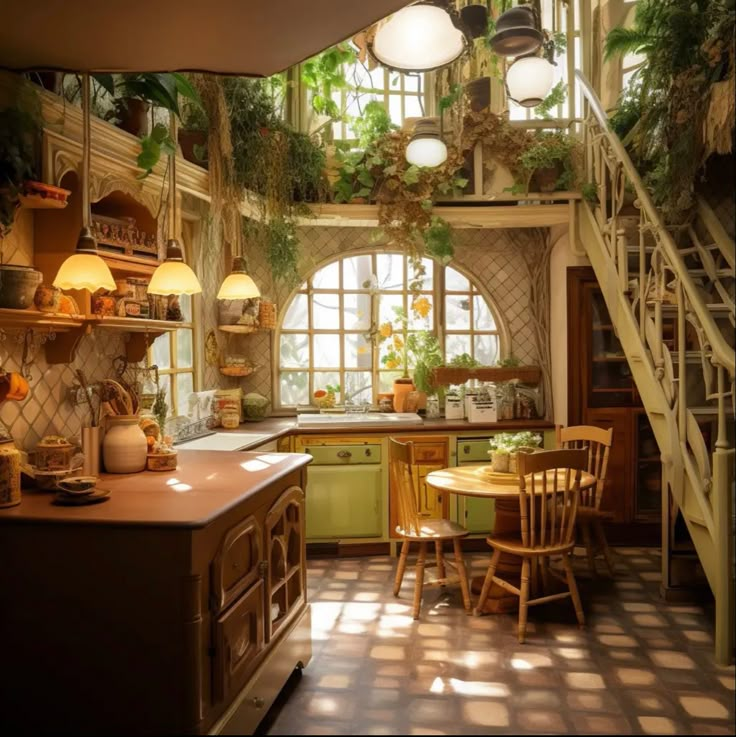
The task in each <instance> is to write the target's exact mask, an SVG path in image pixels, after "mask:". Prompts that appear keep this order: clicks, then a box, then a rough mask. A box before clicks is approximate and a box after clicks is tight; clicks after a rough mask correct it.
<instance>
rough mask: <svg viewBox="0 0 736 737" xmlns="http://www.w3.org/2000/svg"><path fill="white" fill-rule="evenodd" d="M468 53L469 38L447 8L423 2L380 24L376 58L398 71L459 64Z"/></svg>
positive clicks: (374, 50) (399, 12)
mask: <svg viewBox="0 0 736 737" xmlns="http://www.w3.org/2000/svg"><path fill="white" fill-rule="evenodd" d="M464 50H465V36H464V35H463V33H462V31H460V29H458V28H457V27H456V26H455V25H454V24H453V22H452V19H451V18H450V14H449V13H448V12H447V10H445V9H444V8H438V7H436V6H434V5H428V4H427V5H425V4H423V3H419V4H417V5H410V6H409V7H407V8H402V9H401V10H399V11H398V12H396V13H394V14H393V15H392V16H391V17H390V18H389V20H388V21H386V22H385V23H382V24H381V25H379V27H378V28H377V29H376V35H375V37H374V39H373V44H372V53H373V56H375V58H376V59H377V60H378V61H379V62H380V63H381V64H383V65H384V66H387V67H389V68H391V69H396V70H398V71H406V72H422V71H429V70H431V69H437V68H439V67H443V66H445V65H447V64H449V63H450V62H452V61H455V59H457V58H458V57H459V56H460V54H462V53H463V51H464Z"/></svg>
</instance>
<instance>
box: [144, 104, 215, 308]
mask: <svg viewBox="0 0 736 737" xmlns="http://www.w3.org/2000/svg"><path fill="white" fill-rule="evenodd" d="M171 138H172V139H173V140H174V141H175V140H176V117H175V115H174V113H171ZM177 223H178V220H177V213H176V149H175V148H174V151H173V153H170V154H169V227H168V231H169V239H168V240H167V241H166V258H165V259H164V261H163V263H161V264H159V265H158V266H157V267H156V270H155V271H154V272H153V275H152V276H151V281H150V282H149V284H148V293H149V294H160V295H164V296H168V295H170V294H199V293H200V292H201V291H202V285H201V284H200V283H199V279H197V275H196V274H195V273H194V271H192V269H191V267H190V266H187V264H185V263H184V253H183V251H182V247H181V244H180V243H179V241H178V240H177V238H176V229H177V228H176V226H177Z"/></svg>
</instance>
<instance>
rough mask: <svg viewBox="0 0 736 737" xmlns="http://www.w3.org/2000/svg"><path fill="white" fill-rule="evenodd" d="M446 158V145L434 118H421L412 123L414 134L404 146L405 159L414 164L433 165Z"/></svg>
mask: <svg viewBox="0 0 736 737" xmlns="http://www.w3.org/2000/svg"><path fill="white" fill-rule="evenodd" d="M446 159H447V146H446V145H445V142H444V141H443V140H442V130H441V128H440V126H439V125H438V123H437V120H436V119H435V118H421V119H420V120H418V121H417V122H416V124H415V125H414V135H413V136H412V137H411V140H410V141H409V145H408V146H407V147H406V160H407V161H408V162H409V163H410V164H414V165H415V166H427V167H435V166H439V165H440V164H443V163H444V162H445V160H446Z"/></svg>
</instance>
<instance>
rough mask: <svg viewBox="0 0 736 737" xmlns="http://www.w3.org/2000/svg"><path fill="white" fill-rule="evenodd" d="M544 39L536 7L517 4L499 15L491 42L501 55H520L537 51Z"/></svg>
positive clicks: (494, 49)
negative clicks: (538, 22)
mask: <svg viewBox="0 0 736 737" xmlns="http://www.w3.org/2000/svg"><path fill="white" fill-rule="evenodd" d="M542 41H543V37H542V32H541V31H540V30H539V28H538V24H537V15H536V12H535V10H534V8H533V7H532V6H531V5H517V6H516V7H514V8H511V9H510V10H507V11H506V12H505V13H501V15H499V16H498V20H497V21H496V33H495V35H494V36H492V37H491V39H490V42H489V43H490V44H491V48H492V49H493V51H494V52H495V53H496V54H498V55H499V56H520V55H521V54H530V53H532V52H534V51H536V50H537V49H538V48H539V47H540V46H541V44H542Z"/></svg>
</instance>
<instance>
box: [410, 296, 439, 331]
mask: <svg viewBox="0 0 736 737" xmlns="http://www.w3.org/2000/svg"><path fill="white" fill-rule="evenodd" d="M410 299H411V298H410ZM422 299H426V300H428V302H429V304H430V305H432V297H431V295H430V296H429V297H420V298H419V300H417V305H420V304H421V302H420V300H422ZM411 304H413V303H410V305H409V330H431V329H432V321H433V315H432V310H433V309H434V305H432V309H431V310H430V311H429V312H428V313H427V314H426V315H425V316H424V317H422V314H421V311H419V312H418V311H416V310H413V309H412V308H411Z"/></svg>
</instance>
